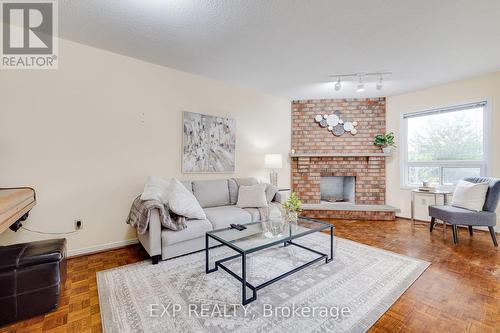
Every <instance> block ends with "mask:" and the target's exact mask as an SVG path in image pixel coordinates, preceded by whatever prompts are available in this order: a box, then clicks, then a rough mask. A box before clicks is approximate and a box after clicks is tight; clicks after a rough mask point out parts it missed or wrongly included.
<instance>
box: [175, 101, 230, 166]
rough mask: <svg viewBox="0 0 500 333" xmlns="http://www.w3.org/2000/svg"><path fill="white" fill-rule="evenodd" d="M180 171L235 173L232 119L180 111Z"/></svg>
mask: <svg viewBox="0 0 500 333" xmlns="http://www.w3.org/2000/svg"><path fill="white" fill-rule="evenodd" d="M182 132H183V133H182V137H183V140H182V141H183V147H182V172H184V173H207V172H210V173H211V172H234V169H235V150H236V124H235V121H234V119H231V118H223V117H216V116H209V115H204V114H200V113H193V112H185V111H184V112H183V131H182Z"/></svg>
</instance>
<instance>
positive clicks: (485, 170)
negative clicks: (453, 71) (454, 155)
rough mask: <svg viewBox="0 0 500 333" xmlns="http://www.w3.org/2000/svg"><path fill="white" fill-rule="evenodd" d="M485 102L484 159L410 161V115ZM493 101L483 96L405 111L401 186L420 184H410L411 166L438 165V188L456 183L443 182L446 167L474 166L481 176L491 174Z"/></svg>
mask: <svg viewBox="0 0 500 333" xmlns="http://www.w3.org/2000/svg"><path fill="white" fill-rule="evenodd" d="M480 104H484V106H483V156H484V159H483V160H481V161H465V160H464V161H450V160H442V161H419V162H409V161H408V122H407V119H408V118H410V117H416V116H423V115H425V114H428V115H430V114H435V113H438V112H445V111H449V112H453V110H456V111H458V110H459V109H463V108H464V107H471V108H472V107H473V106H474V105H480ZM490 113H491V102H490V98H482V99H478V100H472V101H466V102H462V103H457V104H453V105H445V106H441V107H433V108H427V109H424V110H420V111H410V112H403V113H401V114H400V127H399V128H400V133H399V142H400V143H401V146H400V147H401V148H400V161H401V163H400V184H401V186H400V187H401V188H406V189H414V188H417V187H419V186H420V185H415V184H409V168H410V167H419V166H420V167H438V168H439V174H440V178H439V179H440V183H439V184H438V185H437V187H438V188H442V189H453V188H454V187H455V185H444V184H443V168H446V167H456V168H463V167H474V168H480V170H481V171H480V175H481V177H485V176H487V175H488V174H489V170H491V169H490V142H491V136H490V133H491V129H490V126H491V121H490V119H491V118H490V117H491V115H490Z"/></svg>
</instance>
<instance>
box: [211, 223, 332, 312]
mask: <svg viewBox="0 0 500 333" xmlns="http://www.w3.org/2000/svg"><path fill="white" fill-rule="evenodd" d="M245 227H246V229H245V230H242V231H239V230H236V229H232V228H230V227H229V228H224V229H218V230H213V231H209V232H207V233H206V235H205V271H206V273H207V274H209V273H212V272H215V271H217V270H218V269H219V267H220V268H222V269H223V270H225V271H226V272H227V273H229V274H230V275H232V276H233V277H234V278H235V279H237V280H238V281H240V282H241V286H242V292H241V300H242V304H243V305H246V304H248V303H250V302H253V301H255V300H256V299H257V290H259V289H262V288H264V287H267V286H268V285H270V284H272V283H274V282H277V281H279V280H281V279H283V278H285V277H287V276H289V275H290V274H293V273H296V272H298V271H300V270H302V269H304V268H306V267H308V266H310V265H312V264H314V263H316V262H318V261H321V260H323V259H324V260H325V263H329V262H330V261H332V259H333V228H334V227H333V225H332V224H329V223H325V222H321V221H317V220H313V219H308V218H300V217H299V218H298V221H297V222H293V223H288V222H284V221H283V220H282V219H281V218H278V219H272V220H269V221H262V222H254V223H249V224H245ZM328 229H330V253H329V255H328V254H326V253H322V252H319V251H316V250H314V249H311V248H309V247H306V246H304V245H300V244H297V243H295V242H294V241H293V240H295V239H297V238H300V237H303V236H306V235H309V234H311V233H314V232H320V231H322V230H328ZM210 238H212V239H214V240H216V241H218V242H220V243H221V244H222V245H224V246H227V247H229V248H231V249H233V250H234V251H236V252H237V254H236V255H232V256H229V257H227V258H223V259H219V260H217V261H215V266H214V268H210V253H209V251H210V246H209V243H210V242H209V239H210ZM276 245H279V246H281V245H283V246H289V245H293V246H297V247H300V248H302V249H304V250H307V251H310V252H312V253H314V254H316V255H317V257H316V258H315V259H313V260H310V261H308V262H306V263H304V264H302V265H300V266H298V267H295V268H294V269H292V270H290V271H288V272H285V273H283V274H281V275H279V276H277V277H275V278H272V279H271V280H268V281H266V282H264V283H261V284H259V285H256V286H254V285H252V284H251V283H249V282H248V281H247V267H246V261H247V255H248V254H250V253H253V252H256V251H260V250H263V249H267V248H269V247H272V246H276ZM238 257H241V264H242V270H241V272H242V273H241V276H240V275H238V274H237V273H235V272H234V271H232V270H231V269H230V268H229V267H228V266H227V265H225V264H224V263H225V262H227V261H230V260H233V259H236V258H238ZM246 287H248V288H249V289H250V290H251V291H252V297H250V298H247V295H246V291H247V288H246Z"/></svg>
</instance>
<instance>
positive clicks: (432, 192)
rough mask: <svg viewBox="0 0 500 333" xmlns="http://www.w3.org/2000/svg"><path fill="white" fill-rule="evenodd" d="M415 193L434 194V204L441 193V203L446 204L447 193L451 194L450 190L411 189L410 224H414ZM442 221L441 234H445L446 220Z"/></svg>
mask: <svg viewBox="0 0 500 333" xmlns="http://www.w3.org/2000/svg"><path fill="white" fill-rule="evenodd" d="M416 194H423V195H432V196H434V204H437V199H438V196H440V195H442V196H443V203H444V204H445V205H446V204H447V203H448V195H450V194H451V192H450V191H442V190H435V191H421V190H418V189H414V190H411V223H412V226H413V227H414V226H415V195H416ZM441 222H443V235H445V234H446V222H444V221H441Z"/></svg>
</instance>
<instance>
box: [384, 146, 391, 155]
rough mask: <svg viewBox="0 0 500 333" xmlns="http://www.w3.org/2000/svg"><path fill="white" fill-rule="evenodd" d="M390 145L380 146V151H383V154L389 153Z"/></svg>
mask: <svg viewBox="0 0 500 333" xmlns="http://www.w3.org/2000/svg"><path fill="white" fill-rule="evenodd" d="M391 150H392V149H391V147H383V148H382V151H383V152H384V154H390V153H391Z"/></svg>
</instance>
